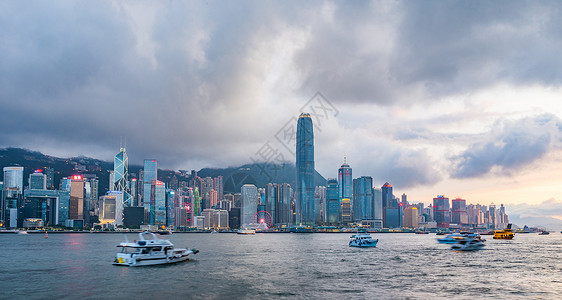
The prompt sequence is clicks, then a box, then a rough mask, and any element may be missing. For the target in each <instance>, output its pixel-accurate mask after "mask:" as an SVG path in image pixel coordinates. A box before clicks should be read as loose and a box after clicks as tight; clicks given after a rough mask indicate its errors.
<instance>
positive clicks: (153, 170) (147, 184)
mask: <svg viewBox="0 0 562 300" xmlns="http://www.w3.org/2000/svg"><path fill="white" fill-rule="evenodd" d="M153 180H158V162H157V161H156V160H155V159H145V160H144V172H143V179H142V183H143V206H144V208H145V209H146V210H148V211H150V203H151V202H152V200H151V199H150V197H151V190H152V181H153Z"/></svg>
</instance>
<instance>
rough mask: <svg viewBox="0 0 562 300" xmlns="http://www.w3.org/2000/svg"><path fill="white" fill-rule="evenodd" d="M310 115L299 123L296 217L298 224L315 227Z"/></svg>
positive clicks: (303, 116) (301, 117)
mask: <svg viewBox="0 0 562 300" xmlns="http://www.w3.org/2000/svg"><path fill="white" fill-rule="evenodd" d="M312 127H313V125H312V118H311V116H310V114H307V113H302V114H301V115H300V116H299V119H298V122H297V140H296V151H295V153H296V168H297V191H296V194H297V195H296V203H295V216H296V223H297V224H306V225H314V223H315V219H316V216H315V208H314V188H315V184H314V176H315V170H314V134H313V128H312Z"/></svg>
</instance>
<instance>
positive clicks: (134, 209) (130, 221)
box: [123, 206, 144, 228]
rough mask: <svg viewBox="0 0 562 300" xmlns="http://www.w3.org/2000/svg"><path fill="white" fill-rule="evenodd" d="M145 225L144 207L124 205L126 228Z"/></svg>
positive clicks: (124, 223)
mask: <svg viewBox="0 0 562 300" xmlns="http://www.w3.org/2000/svg"><path fill="white" fill-rule="evenodd" d="M142 225H144V207H140V206H131V207H123V226H124V227H125V228H140V227H141V226H142Z"/></svg>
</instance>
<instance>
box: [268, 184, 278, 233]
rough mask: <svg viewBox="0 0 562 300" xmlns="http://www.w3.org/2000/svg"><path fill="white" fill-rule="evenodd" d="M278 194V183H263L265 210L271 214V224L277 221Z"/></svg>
mask: <svg viewBox="0 0 562 300" xmlns="http://www.w3.org/2000/svg"><path fill="white" fill-rule="evenodd" d="M278 196H279V185H278V184H276V183H268V184H266V185H265V210H266V211H267V212H268V213H270V214H271V217H272V218H273V224H276V223H277V204H278V202H279V201H278V200H277V198H278Z"/></svg>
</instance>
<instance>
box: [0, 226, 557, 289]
mask: <svg viewBox="0 0 562 300" xmlns="http://www.w3.org/2000/svg"><path fill="white" fill-rule="evenodd" d="M349 236H350V234H256V235H253V236H244V235H236V234H226V233H219V234H195V233H192V234H174V235H171V236H168V237H167V238H169V239H170V240H171V241H172V242H173V243H174V244H175V245H176V246H177V247H188V248H197V249H200V251H201V252H200V253H199V254H197V255H195V256H194V259H193V260H191V261H188V262H184V263H179V264H175V265H166V266H155V267H141V268H127V267H117V266H113V265H111V263H112V261H113V257H114V255H115V252H116V251H117V248H116V247H115V246H116V245H117V244H118V243H119V242H121V241H122V240H124V237H123V235H122V234H51V235H49V238H48V239H44V238H43V235H41V234H28V235H16V234H0V299H18V298H26V299H30V298H31V299H33V298H42V299H54V298H66V299H77V298H86V299H99V298H110V299H116V298H120V299H130V298H137V299H149V298H153V299H164V298H172V299H176V298H182V299H190V298H196V299H240V298H242V299H250V298H253V299H256V298H263V299H267V298H294V299H304V298H312V299H320V298H323V299H344V298H357V299H365V298H370V299H375V298H376V299H397V298H398V299H404V298H409V299H428V298H430V297H432V298H453V297H454V298H456V299H475V298H477V299H481V298H499V299H513V298H545V299H561V298H562V261H561V259H562V254H561V253H562V234H560V233H553V234H550V235H548V236H539V235H537V234H518V235H516V236H515V239H514V240H512V241H505V240H493V239H492V237H491V236H484V238H486V239H487V241H486V243H485V244H486V247H485V248H484V250H481V251H477V252H452V251H450V250H449V246H447V245H441V244H438V243H437V241H436V238H437V236H435V235H434V234H429V235H415V234H373V237H376V238H378V239H379V244H378V246H377V248H374V249H360V248H350V247H348V244H347V243H348V241H349ZM128 237H129V240H134V239H137V236H136V235H135V234H128Z"/></svg>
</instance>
